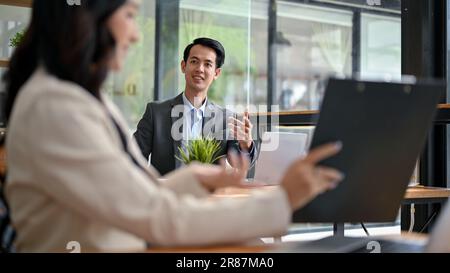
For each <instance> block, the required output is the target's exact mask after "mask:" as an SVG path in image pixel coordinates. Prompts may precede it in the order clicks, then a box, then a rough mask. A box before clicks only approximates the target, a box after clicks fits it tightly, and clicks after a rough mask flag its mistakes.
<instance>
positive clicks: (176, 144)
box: [169, 93, 183, 168]
mask: <svg viewBox="0 0 450 273" xmlns="http://www.w3.org/2000/svg"><path fill="white" fill-rule="evenodd" d="M177 105H181V106H183V93H181V94H180V95H178V96H176V97H175V98H174V99H173V100H172V103H171V108H170V113H169V115H170V117H171V120H172V123H171V126H169V135H170V136H171V137H170V139H171V140H172V145H173V160H174V163H175V164H174V165H175V168H178V167H180V166H181V162H180V161H179V160H178V159H176V156H179V151H178V147H181V139H176V140H175V139H173V136H172V127H173V125H174V124H175V122H177V121H178V120H180V119H181V121H182V120H183V111H181V113H179V115H178V116H172V109H173V108H174V107H175V106H177ZM180 130H181V133H182V132H183V123H182V124H181V128H180Z"/></svg>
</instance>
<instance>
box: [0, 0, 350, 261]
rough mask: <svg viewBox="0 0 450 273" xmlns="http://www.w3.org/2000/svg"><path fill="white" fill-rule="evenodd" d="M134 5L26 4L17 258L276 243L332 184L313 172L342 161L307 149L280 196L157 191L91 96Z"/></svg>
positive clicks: (189, 173) (12, 147)
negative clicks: (329, 161)
mask: <svg viewBox="0 0 450 273" xmlns="http://www.w3.org/2000/svg"><path fill="white" fill-rule="evenodd" d="M138 8H139V3H138V1H136V0H83V1H81V5H80V6H76V5H75V6H69V5H68V4H67V3H66V1H60V0H52V1H49V0H34V1H33V14H32V20H31V23H30V26H29V28H28V30H27V32H26V35H25V38H24V41H23V42H22V44H21V45H20V46H19V47H18V48H17V50H16V52H15V53H14V55H13V57H12V58H11V62H10V68H9V71H8V72H7V74H6V77H5V81H6V88H7V92H8V102H7V107H6V110H7V113H6V114H7V117H8V135H7V139H6V148H7V154H8V178H7V186H6V197H7V199H8V201H9V205H10V208H11V215H12V222H13V224H14V226H15V228H16V230H17V240H16V244H15V245H16V248H17V250H18V251H23V252H64V251H66V245H67V244H68V243H69V242H70V241H77V242H79V243H80V244H81V250H82V251H89V252H91V251H139V250H143V249H145V248H146V246H147V243H149V244H150V245H164V246H177V245H205V244H218V243H231V242H239V241H242V240H248V239H252V238H257V237H264V236H276V235H281V234H283V233H284V232H286V230H287V228H288V225H289V223H290V220H291V214H292V211H293V210H295V209H297V208H299V207H301V206H303V205H305V204H306V203H308V202H309V201H310V200H312V199H313V198H314V197H315V196H316V195H318V194H320V193H322V192H324V191H326V190H329V189H332V188H334V187H335V186H336V184H337V183H338V182H339V181H340V180H341V179H342V175H341V174H340V173H339V172H338V171H337V170H333V169H329V168H325V167H320V166H317V165H316V164H317V163H318V162H319V161H321V160H323V159H325V158H327V157H329V156H332V155H334V154H336V153H337V152H338V151H339V150H340V145H339V144H336V143H335V144H327V145H324V146H322V147H320V148H317V149H315V150H313V151H311V153H310V154H309V155H308V156H307V157H306V158H304V159H299V160H298V161H296V162H295V163H293V164H292V166H291V167H290V168H289V169H288V171H287V172H286V173H285V174H284V176H283V178H282V181H281V182H280V187H279V188H277V189H274V190H271V191H267V192H266V191H265V192H259V193H255V194H252V195H251V196H249V197H248V198H242V199H235V200H220V201H211V200H210V199H208V198H207V197H208V196H209V195H210V194H211V192H213V191H214V190H215V189H217V188H220V187H224V186H232V185H235V186H238V185H240V183H241V182H242V181H243V178H244V177H245V171H242V170H246V169H247V164H248V163H247V162H246V160H244V159H243V158H235V161H236V162H235V163H236V164H233V165H234V166H236V165H237V166H240V167H239V168H238V170H236V171H230V170H227V169H225V168H224V167H219V166H204V165H199V164H197V165H195V164H194V165H192V166H190V167H187V168H184V169H181V170H179V171H175V172H173V173H171V174H169V175H168V176H167V177H165V178H166V179H165V180H164V182H158V178H159V175H158V174H157V172H156V171H155V170H154V169H153V168H152V167H147V164H146V162H145V160H144V159H143V158H142V156H141V155H140V152H139V149H138V147H137V145H136V143H135V141H134V140H133V139H131V138H129V136H128V134H127V133H126V132H128V128H127V126H126V123H125V121H124V119H123V117H122V116H121V114H120V113H119V111H118V109H117V108H116V107H115V106H114V105H113V103H112V102H111V101H110V100H109V99H108V98H106V97H105V96H103V95H102V93H101V92H100V89H101V87H102V84H103V82H104V81H105V78H106V76H107V74H108V73H109V71H111V70H112V71H118V70H120V68H121V67H122V64H123V62H124V58H125V55H126V53H127V51H128V49H129V47H130V46H131V45H132V44H133V43H135V42H136V41H137V40H138V38H139V37H138V29H137V25H136V22H135V17H136V15H137V13H138Z"/></svg>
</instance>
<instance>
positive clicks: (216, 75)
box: [214, 68, 222, 80]
mask: <svg viewBox="0 0 450 273" xmlns="http://www.w3.org/2000/svg"><path fill="white" fill-rule="evenodd" d="M221 73H222V68H216V71H215V75H214V80H217V78H219V76H220V74H221Z"/></svg>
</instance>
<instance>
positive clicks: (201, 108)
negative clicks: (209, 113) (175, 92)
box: [183, 92, 208, 113]
mask: <svg viewBox="0 0 450 273" xmlns="http://www.w3.org/2000/svg"><path fill="white" fill-rule="evenodd" d="M207 101H208V98H206V99H205V101H204V102H203V104H202V106H200V108H199V110H200V111H202V113H205V109H206V102H207ZM183 104H184V105H185V106H187V107H188V108H189V111H191V110H192V109H196V108H195V107H194V105H192V103H191V102H190V101H189V100H188V98H187V97H186V93H185V92H183Z"/></svg>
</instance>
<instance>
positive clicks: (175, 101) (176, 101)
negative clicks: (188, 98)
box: [148, 95, 183, 110]
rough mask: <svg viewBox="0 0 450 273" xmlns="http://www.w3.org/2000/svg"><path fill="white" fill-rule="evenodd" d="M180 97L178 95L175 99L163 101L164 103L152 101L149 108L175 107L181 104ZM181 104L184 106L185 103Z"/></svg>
mask: <svg viewBox="0 0 450 273" xmlns="http://www.w3.org/2000/svg"><path fill="white" fill-rule="evenodd" d="M179 100H180V95H177V96H175V97H173V98H170V99H167V100H163V101H152V102H149V103H148V107H151V108H152V109H156V110H159V109H167V108H172V107H173V106H175V105H177V104H180V102H179ZM181 104H183V101H182V100H181Z"/></svg>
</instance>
